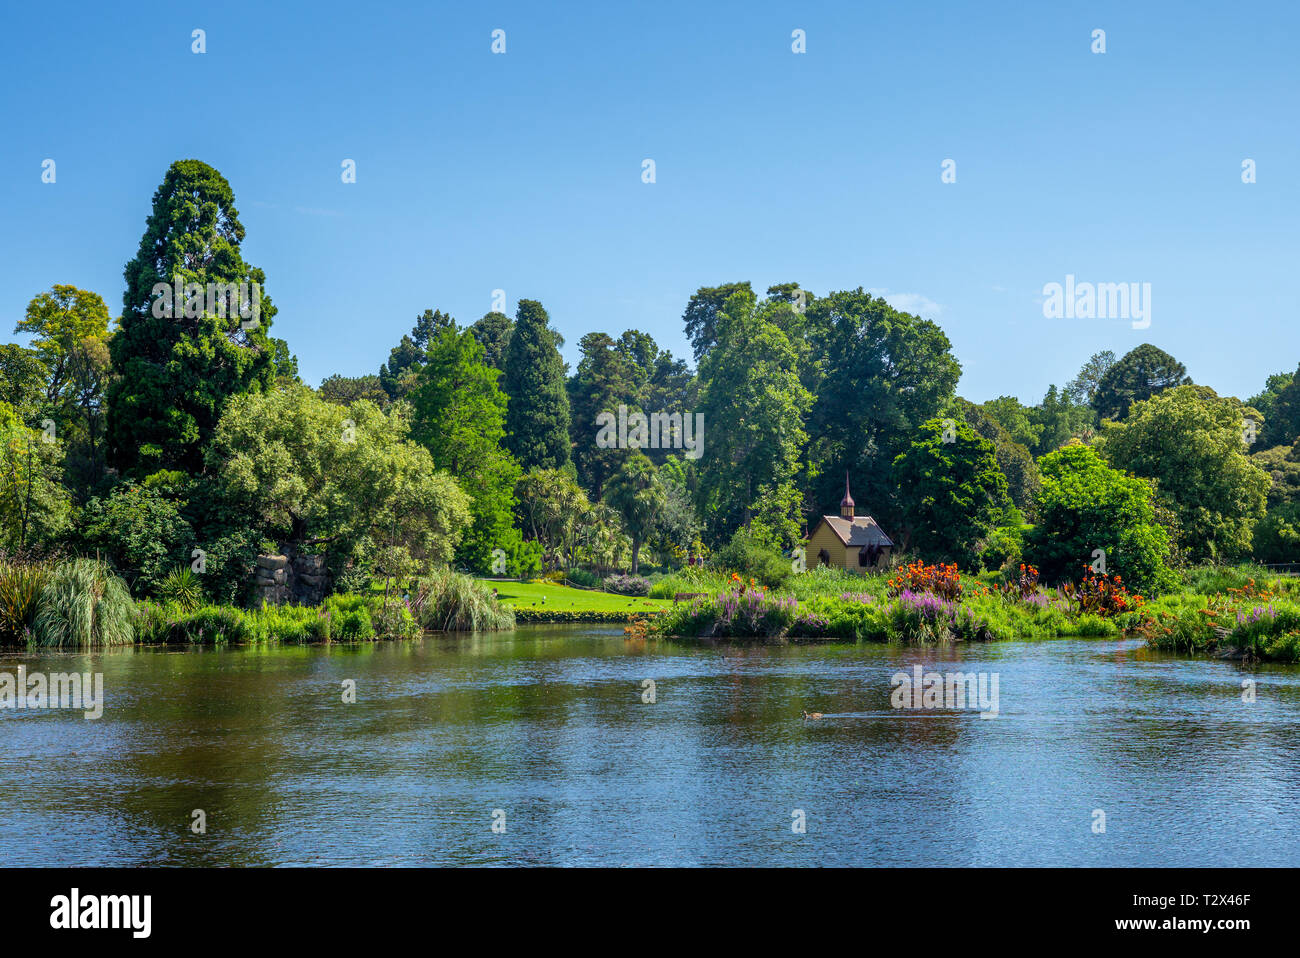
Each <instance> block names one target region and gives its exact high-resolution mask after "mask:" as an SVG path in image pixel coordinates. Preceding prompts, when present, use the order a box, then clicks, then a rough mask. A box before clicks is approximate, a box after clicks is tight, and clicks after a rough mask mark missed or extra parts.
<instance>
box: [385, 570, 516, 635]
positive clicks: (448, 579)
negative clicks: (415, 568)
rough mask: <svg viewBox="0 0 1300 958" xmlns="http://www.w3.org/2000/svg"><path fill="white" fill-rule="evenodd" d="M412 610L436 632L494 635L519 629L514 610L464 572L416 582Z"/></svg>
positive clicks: (424, 624) (436, 576) (448, 572)
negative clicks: (507, 630)
mask: <svg viewBox="0 0 1300 958" xmlns="http://www.w3.org/2000/svg"><path fill="white" fill-rule="evenodd" d="M411 611H412V612H413V613H414V614H415V617H416V621H418V622H419V623H420V626H421V627H422V628H425V629H428V630H430V631H434V632H490V631H498V630H502V629H513V628H514V627H515V613H514V610H512V609H510V608H508V607H506V606H503V605H502V604H501V602H500V601H499V600H498V599H497V597H496V596H494V595H493V594H492V593H491V591H490V590H489V589H488V588H487V587H485V586H482V585H480V584H479V583H477V582H475V581H474V580H473V579H472V578H471V577H469V576H467V575H464V574H462V573H460V572H452V571H451V570H450V569H446V570H443V571H440V572H435V573H434V574H433V575H431V576H427V577H426V578H423V579H421V580H420V581H419V582H418V583H416V588H415V591H414V596H413V598H412V599H411Z"/></svg>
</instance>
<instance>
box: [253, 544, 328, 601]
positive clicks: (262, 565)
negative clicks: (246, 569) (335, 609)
mask: <svg viewBox="0 0 1300 958" xmlns="http://www.w3.org/2000/svg"><path fill="white" fill-rule="evenodd" d="M328 593H329V570H327V569H326V568H325V557H324V556H323V555H303V554H299V553H297V552H296V551H295V550H293V549H292V548H285V549H284V551H283V553H281V554H279V555H260V556H258V557H257V564H256V565H255V566H254V568H253V597H252V606H253V608H255V609H258V608H261V607H262V606H263V605H267V604H270V605H285V604H290V605H320V604H321V602H323V601H324V600H325V596H326V595H327V594H328Z"/></svg>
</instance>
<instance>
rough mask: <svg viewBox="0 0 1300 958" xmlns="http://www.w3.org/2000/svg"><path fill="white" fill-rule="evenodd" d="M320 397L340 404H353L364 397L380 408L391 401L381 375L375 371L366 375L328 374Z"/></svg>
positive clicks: (321, 387) (322, 383)
mask: <svg viewBox="0 0 1300 958" xmlns="http://www.w3.org/2000/svg"><path fill="white" fill-rule="evenodd" d="M320 397H321V399H324V400H325V401H326V402H332V403H335V404H336V405H339V406H351V405H352V404H353V403H354V402H359V401H360V400H362V399H364V400H366V401H367V402H371V403H374V404H375V405H376V406H378V407H379V408H380V409H387V408H388V405H389V403H390V402H391V400H390V399H389V398H388V393H387V391H386V390H385V389H384V387H383V385H382V384H381V383H380V382H379V377H378V376H376V375H375V374H374V373H371V374H369V375H366V376H340V375H339V374H338V373H335V374H334V375H332V376H327V377H326V378H325V380H324V381H323V382H321V384H320Z"/></svg>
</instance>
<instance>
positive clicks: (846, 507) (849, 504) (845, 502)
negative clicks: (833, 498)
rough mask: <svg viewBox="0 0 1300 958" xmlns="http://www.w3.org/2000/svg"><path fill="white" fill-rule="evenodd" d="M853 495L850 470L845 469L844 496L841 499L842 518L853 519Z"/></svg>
mask: <svg viewBox="0 0 1300 958" xmlns="http://www.w3.org/2000/svg"><path fill="white" fill-rule="evenodd" d="M853 505H854V503H853V497H852V496H851V495H849V471H848V470H847V469H845V470H844V498H843V499H841V500H840V518H841V519H849V520H852V519H853Z"/></svg>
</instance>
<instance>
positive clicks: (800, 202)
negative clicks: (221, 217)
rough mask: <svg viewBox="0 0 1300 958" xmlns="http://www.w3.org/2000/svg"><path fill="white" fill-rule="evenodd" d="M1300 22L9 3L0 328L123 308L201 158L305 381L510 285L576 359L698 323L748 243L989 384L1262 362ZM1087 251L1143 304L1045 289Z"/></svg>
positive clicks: (1291, 213) (649, 6)
mask: <svg viewBox="0 0 1300 958" xmlns="http://www.w3.org/2000/svg"><path fill="white" fill-rule="evenodd" d="M1297 27H1300V4H1296V3H1294V2H1281V0H1278V2H1263V3H1254V4H1246V5H1241V4H1229V3H1217V4H1210V3H1196V2H1177V3H1175V2H1162V3H1154V2H1143V3H1134V2H1132V0H1128V2H1123V3H1087V4H1084V3H1061V2H1043V3H993V2H980V3H960V4H959V3H934V2H932V3H924V4H920V3H917V4H911V3H909V4H883V3H860V2H852V3H850V2H839V3H795V2H789V3H766V2H760V0H747V2H736V3H708V2H703V0H695V2H664V0H660V2H645V3H625V2H609V0H606V2H600V3H576V2H562V3H561V2H557V3H538V2H536V0H534V2H531V3H469V2H466V3H457V4H445V3H408V4H399V3H386V2H377V0H369V2H364V3H351V2H349V3H341V2H332V0H322V2H315V3H310V4H309V3H292V4H291V3H267V2H223V3H220V4H199V3H186V2H176V0H171V2H165V3H131V4H120V5H119V4H113V3H103V2H98V3H93V4H91V3H75V4H69V3H57V2H46V3H23V4H18V3H12V4H7V5H6V9H5V13H4V17H3V28H2V29H0V64H2V66H0V70H3V72H4V79H5V82H4V83H3V84H2V85H0V117H3V120H4V123H3V142H2V144H0V228H2V229H3V236H4V255H3V256H2V257H0V324H2V325H0V336H3V337H6V338H8V339H9V340H11V341H12V340H18V339H20V338H19V337H15V336H13V335H12V333H11V331H12V327H13V324H14V323H15V322H17V321H18V320H19V319H20V318H21V317H22V314H23V311H24V309H25V306H26V303H27V301H28V300H29V299H31V297H32V296H34V295H36V294H37V293H39V292H41V291H43V290H46V289H48V288H49V287H50V286H51V285H53V284H55V283H71V284H74V285H77V286H81V287H83V288H87V289H91V290H94V291H96V292H98V293H99V294H100V295H102V296H103V297H104V299H105V301H106V302H107V303H108V306H109V309H110V311H111V312H112V314H113V315H117V314H118V313H119V312H120V311H121V304H122V292H123V289H124V282H123V279H122V267H123V266H124V264H125V263H126V262H127V260H129V259H130V258H131V257H132V256H134V255H135V252H136V249H137V246H138V244H139V241H140V236H141V234H142V232H143V229H144V221H145V218H146V216H147V215H148V214H149V210H150V201H151V198H152V195H153V192H154V190H155V189H156V188H157V187H158V185H159V184H160V183H161V181H162V177H163V175H164V173H165V172H166V169H167V166H168V165H169V164H170V163H171V162H172V161H174V160H177V159H185V158H197V159H201V160H204V161H205V162H207V163H210V164H211V165H213V166H214V167H216V168H217V169H218V170H220V171H221V172H222V173H223V174H224V175H225V176H226V178H227V179H228V180H229V181H230V183H231V186H232V188H233V189H234V192H235V198H236V205H237V207H238V209H239V212H240V217H241V219H242V221H243V224H244V226H245V228H246V230H247V238H246V240H245V243H244V247H243V252H244V257H245V259H246V260H247V261H248V262H250V263H252V264H254V265H257V266H260V267H262V268H263V269H264V270H265V271H266V275H267V283H266V289H267V292H268V294H269V295H270V296H271V298H272V300H273V302H274V303H275V304H276V306H277V307H278V309H279V314H278V315H277V316H276V317H275V321H274V326H273V329H272V335H275V336H281V337H283V338H285V339H287V340H288V342H289V344H290V347H291V349H292V350H293V351H294V352H295V353H296V354H297V356H298V359H299V364H300V371H301V373H302V375H303V378H304V379H306V380H307V381H308V382H310V383H312V384H318V383H319V382H320V380H321V379H322V378H323V377H325V376H327V375H329V374H330V373H334V372H339V373H344V374H347V375H359V374H362V373H366V372H375V371H377V369H378V367H379V365H380V363H382V362H383V361H385V360H386V359H387V356H388V350H389V349H390V347H391V346H393V345H394V344H395V343H396V342H397V341H398V339H399V338H400V337H401V335H402V334H403V333H404V332H406V331H407V330H409V328H410V327H411V325H412V324H413V323H414V321H415V318H416V316H417V315H418V314H419V313H420V312H421V311H422V310H424V309H425V308H426V307H436V308H440V309H442V310H444V311H447V312H450V313H451V314H452V315H454V316H455V317H456V318H457V319H458V320H459V321H460V322H461V323H462V324H468V323H470V322H473V321H474V320H476V319H478V318H479V317H480V316H482V315H483V314H484V313H486V312H487V311H488V310H489V308H490V307H491V305H492V301H491V297H492V291H493V290H494V289H497V288H501V289H504V290H505V293H506V298H507V311H508V312H509V313H511V314H512V315H513V313H514V309H515V304H516V302H517V301H518V300H519V299H520V298H531V299H538V300H540V301H541V302H542V303H543V304H544V305H545V306H546V308H547V310H548V311H549V312H550V315H551V319H552V321H553V323H554V325H555V326H556V327H557V328H558V329H559V330H560V332H561V333H562V334H563V335H564V336H565V337H566V339H567V341H568V345H567V346H566V348H565V358H566V359H568V360H569V361H570V362H571V363H574V362H576V355H577V343H578V340H579V339H580V337H581V336H582V335H583V334H584V333H586V332H589V331H592V330H597V329H599V330H605V331H607V332H610V333H611V334H613V335H617V334H618V333H619V332H621V331H622V330H624V329H628V328H637V329H641V330H644V331H646V332H649V333H651V334H652V335H653V336H654V337H655V338H656V340H658V341H659V343H660V344H661V345H663V346H666V347H667V348H670V349H672V350H673V352H674V353H676V354H677V355H681V356H686V357H689V347H688V345H687V342H686V339H685V336H684V334H683V331H682V323H681V314H682V310H683V308H684V306H685V304H686V301H687V299H688V298H689V296H690V295H691V293H692V292H693V291H694V290H695V289H696V288H698V287H699V286H702V285H716V284H719V283H723V282H728V281H736V280H745V279H748V280H750V281H751V282H752V283H753V284H754V287H755V289H756V290H757V291H759V292H760V293H761V292H762V291H763V290H765V289H766V288H767V287H768V286H769V285H771V284H774V283H780V282H798V283H800V284H802V286H803V287H804V288H806V289H809V290H811V291H813V292H814V293H818V294H822V293H826V292H829V291H832V290H838V289H851V288H855V287H858V286H863V287H866V288H868V289H873V290H876V291H877V292H883V294H884V295H886V297H887V298H889V299H890V300H891V302H894V304H895V305H898V306H901V307H905V308H907V309H908V310H909V311H914V312H919V313H920V314H921V315H923V316H925V317H927V318H930V319H934V320H935V321H936V322H938V323H939V325H941V326H942V327H943V329H944V330H945V331H946V332H947V334H948V336H949V338H950V339H951V340H952V343H953V349H954V352H955V354H956V356H957V358H958V359H959V360H960V362H961V364H962V368H963V375H962V380H961V383H960V385H959V392H960V393H961V394H962V395H964V396H966V397H967V398H969V399H972V400H975V401H982V400H985V399H989V398H992V397H994V396H997V395H1002V394H1010V395H1015V396H1018V397H1019V398H1020V399H1021V400H1022V401H1025V402H1028V403H1033V402H1037V401H1038V400H1039V399H1041V397H1042V394H1043V392H1044V391H1045V390H1046V388H1047V386H1048V384H1049V383H1053V382H1054V383H1057V384H1061V383H1064V382H1065V381H1066V380H1068V379H1069V378H1071V377H1072V376H1073V375H1074V373H1075V372H1076V371H1077V369H1078V367H1079V366H1080V365H1081V364H1082V363H1083V362H1084V361H1085V360H1086V359H1087V358H1088V356H1089V355H1091V354H1092V353H1093V352H1096V351H1098V350H1101V349H1113V350H1115V351H1116V353H1117V354H1118V353H1123V352H1124V351H1127V350H1128V349H1130V348H1132V347H1133V346H1136V345H1138V344H1139V343H1142V342H1144V341H1145V342H1152V343H1154V344H1156V345H1157V346H1159V347H1161V348H1163V349H1165V350H1167V351H1169V352H1171V353H1173V354H1174V355H1175V356H1176V357H1178V358H1179V359H1180V360H1182V361H1183V362H1184V363H1185V364H1186V365H1187V368H1188V372H1189V373H1190V374H1191V375H1192V377H1193V378H1194V379H1195V380H1196V381H1197V382H1202V383H1205V384H1207V385H1210V386H1213V387H1214V388H1216V389H1218V390H1219V391H1220V392H1221V393H1229V394H1234V395H1238V396H1241V397H1242V398H1245V397H1247V396H1250V395H1252V394H1254V393H1256V392H1258V391H1259V389H1260V388H1261V387H1262V385H1263V382H1264V379H1265V377H1266V376H1267V375H1268V374H1270V373H1273V372H1278V371H1282V370H1292V369H1294V368H1295V367H1296V363H1297V361H1300V301H1298V299H1297V278H1298V276H1300V268H1298V267H1300V256H1298V254H1300V236H1298V226H1300V218H1298V216H1297V214H1298V213H1300V202H1298V200H1300V187H1298V185H1297V184H1298V182H1300V132H1297V119H1300V110H1298V109H1297V107H1298V106H1300V82H1298V81H1300V65H1298V64H1300V48H1297V37H1298V36H1300V31H1298V30H1297ZM197 28H201V29H203V30H205V31H206V43H207V52H206V53H205V54H203V55H197V54H194V53H192V52H191V43H192V40H191V31H192V30H194V29H197ZM498 28H499V29H503V30H505V31H506V43H507V52H506V53H505V54H504V55H494V54H493V53H492V52H491V42H492V40H491V33H492V31H493V30H494V29H498ZM796 28H799V29H802V30H804V31H806V35H807V53H805V54H802V55H797V54H794V53H792V52H791V42H792V41H791V31H792V30H794V29H796ZM1097 28H1100V29H1104V30H1105V31H1106V47H1107V49H1106V53H1105V54H1094V53H1092V52H1091V45H1092V38H1091V33H1092V31H1093V30H1094V29H1097ZM46 158H52V159H54V160H55V162H56V164H57V167H56V169H57V181H56V182H55V183H54V184H44V183H42V182H41V163H42V161H43V160H44V159H46ZM645 158H651V159H653V160H654V161H655V163H656V167H657V170H656V172H657V182H656V183H654V184H645V183H643V182H642V180H641V169H642V166H641V164H642V160H643V159H645ZM948 158H951V159H953V160H954V161H955V162H956V171H957V182H956V183H953V184H944V183H942V182H941V181H940V173H941V164H942V162H943V161H944V160H945V159H948ZM1246 158H1251V159H1254V160H1255V161H1256V164H1257V170H1258V173H1257V176H1258V182H1257V183H1255V184H1252V185H1246V184H1243V183H1242V181H1241V164H1242V161H1243V160H1244V159H1246ZM344 159H353V160H355V161H356V165H357V182H356V183H355V184H344V183H342V182H341V179H340V172H341V166H340V164H341V162H342V161H343V160H344ZM1067 273H1070V274H1074V275H1075V276H1076V277H1077V278H1078V280H1080V281H1091V282H1148V283H1150V284H1151V287H1152V303H1151V305H1152V313H1151V319H1152V322H1151V326H1150V328H1149V329H1146V330H1134V329H1132V328H1131V324H1130V323H1129V322H1128V321H1126V320H1113V319H1106V320H1098V319H1092V320H1079V319H1070V320H1064V319H1051V320H1049V319H1045V318H1044V317H1043V308H1042V305H1041V300H1042V289H1043V286H1044V284H1046V283H1050V282H1061V283H1063V282H1064V281H1065V276H1066V274H1067Z"/></svg>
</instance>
